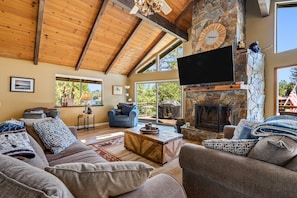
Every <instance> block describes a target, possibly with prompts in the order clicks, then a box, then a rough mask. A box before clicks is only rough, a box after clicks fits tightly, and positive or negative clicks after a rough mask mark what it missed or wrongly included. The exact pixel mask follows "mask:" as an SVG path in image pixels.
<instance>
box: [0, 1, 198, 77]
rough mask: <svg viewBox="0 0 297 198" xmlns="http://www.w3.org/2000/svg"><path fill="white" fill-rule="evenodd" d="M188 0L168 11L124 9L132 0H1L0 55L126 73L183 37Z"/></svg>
mask: <svg viewBox="0 0 297 198" xmlns="http://www.w3.org/2000/svg"><path fill="white" fill-rule="evenodd" d="M192 1H193V0H179V1H176V0H166V2H167V3H168V4H169V6H171V8H172V12H171V13H170V14H168V15H164V14H162V13H160V14H154V15H150V16H148V17H144V16H143V15H141V14H139V13H138V14H136V15H131V14H129V12H130V10H131V8H132V7H133V6H134V1H133V0H2V1H1V2H0V10H1V12H0V56H1V57H8V58H15V59H22V60H30V61H33V62H34V63H35V64H37V65H38V63H39V62H44V63H51V64H56V65H61V66H68V67H72V68H73V69H76V70H79V69H88V70H93V71H97V72H103V73H105V74H107V73H109V72H110V73H116V74H122V75H128V76H129V75H131V73H133V72H134V71H135V68H136V67H138V66H139V65H140V64H141V63H143V62H145V61H146V60H149V59H150V58H151V57H153V56H155V54H156V53H157V52H159V51H160V50H162V49H164V47H165V46H168V45H170V44H172V43H173V42H175V41H178V40H183V41H184V40H187V38H188V35H187V30H188V28H190V27H191V25H192V4H193V2H192Z"/></svg>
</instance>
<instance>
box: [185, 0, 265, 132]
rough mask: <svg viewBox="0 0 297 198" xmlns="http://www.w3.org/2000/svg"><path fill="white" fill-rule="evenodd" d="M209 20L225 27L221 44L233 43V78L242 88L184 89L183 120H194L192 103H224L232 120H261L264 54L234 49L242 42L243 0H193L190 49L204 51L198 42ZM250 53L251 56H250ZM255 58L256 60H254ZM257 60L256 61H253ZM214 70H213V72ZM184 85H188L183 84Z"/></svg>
mask: <svg viewBox="0 0 297 198" xmlns="http://www.w3.org/2000/svg"><path fill="white" fill-rule="evenodd" d="M212 23H221V24H223V25H224V26H225V27H226V30H227V36H226V39H225V42H224V43H223V44H222V46H220V47H225V46H229V45H233V46H234V49H235V56H234V70H235V81H236V82H243V83H244V84H245V85H247V86H245V89H235V90H234V89H230V90H228V89H227V90H210V91H206V90H203V91H199V89H198V90H197V91H185V96H186V97H185V98H186V101H185V103H186V105H185V108H186V109H185V119H186V121H187V122H190V123H191V125H192V126H193V125H194V123H195V112H194V110H195V104H199V105H227V106H229V107H230V108H231V109H232V115H231V123H232V124H235V125H236V124H238V122H239V121H240V119H242V118H245V119H249V120H256V121H262V120H263V118H264V99H265V95H264V55H263V54H261V53H259V54H258V55H257V56H256V55H255V54H251V53H250V52H249V51H247V50H246V49H240V50H236V48H237V43H238V42H239V41H243V42H244V43H245V1H244V0H228V1H221V0H194V4H193V17H192V51H193V54H195V53H200V52H203V50H202V49H201V47H200V46H199V44H198V39H199V35H200V33H201V31H202V30H203V28H205V27H206V26H208V25H210V24H212ZM250 56H252V57H250ZM255 58H256V59H257V60H256V59H255ZM255 62H256V63H255ZM214 72H215V71H214ZM186 88H187V87H186Z"/></svg>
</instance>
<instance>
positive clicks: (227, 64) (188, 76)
mask: <svg viewBox="0 0 297 198" xmlns="http://www.w3.org/2000/svg"><path fill="white" fill-rule="evenodd" d="M177 63H178V73H179V80H180V85H194V84H199V85H203V84H210V83H217V84H219V83H222V84H223V83H224V84H225V83H231V82H234V66H233V49H232V46H227V47H222V48H218V49H215V50H211V51H206V52H202V53H198V54H193V55H190V56H185V57H182V58H178V59H177Z"/></svg>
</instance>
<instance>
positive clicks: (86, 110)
mask: <svg viewBox="0 0 297 198" xmlns="http://www.w3.org/2000/svg"><path fill="white" fill-rule="evenodd" d="M81 100H82V101H84V103H85V110H84V111H83V113H88V106H89V104H88V100H90V95H89V93H84V94H83V95H82V96H81Z"/></svg>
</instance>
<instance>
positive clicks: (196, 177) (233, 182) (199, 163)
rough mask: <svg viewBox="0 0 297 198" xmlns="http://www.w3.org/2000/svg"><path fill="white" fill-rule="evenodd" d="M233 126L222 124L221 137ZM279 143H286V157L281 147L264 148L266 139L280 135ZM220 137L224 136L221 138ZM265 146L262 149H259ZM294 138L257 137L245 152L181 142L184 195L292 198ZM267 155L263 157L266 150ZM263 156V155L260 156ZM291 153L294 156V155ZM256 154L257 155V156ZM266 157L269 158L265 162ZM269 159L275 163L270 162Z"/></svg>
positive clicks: (296, 160) (296, 191) (296, 182)
mask: <svg viewBox="0 0 297 198" xmlns="http://www.w3.org/2000/svg"><path fill="white" fill-rule="evenodd" d="M234 129H236V127H235V126H228V127H226V128H225V131H224V132H225V138H226V137H227V138H232V136H233V131H234ZM280 138H281V141H279V142H278V143H282V145H281V146H284V145H287V146H288V147H290V149H289V150H290V152H289V153H290V154H289V155H290V157H288V158H287V159H282V162H280V161H279V159H275V158H282V157H284V156H285V155H286V154H284V153H279V152H284V150H285V149H284V148H282V149H276V147H275V146H271V148H272V147H273V148H272V149H273V150H271V151H272V152H270V151H269V150H270V149H271V148H267V147H266V146H269V143H268V141H267V139H268V140H269V141H271V142H273V139H278V140H279V139H280ZM222 141H224V140H222ZM262 146H263V148H264V147H265V149H261V148H262ZM296 147H297V146H296V142H295V141H292V140H290V139H287V138H286V137H281V136H270V137H265V138H262V139H260V140H259V141H258V142H257V143H256V145H255V146H254V147H253V148H252V149H251V151H250V152H249V153H248V154H247V156H240V155H235V154H231V153H228V152H224V151H220V150H215V149H210V148H206V147H204V146H200V145H194V144H185V145H184V146H183V147H182V149H181V152H180V158H179V159H180V165H181V167H182V172H183V186H184V188H185V190H186V193H187V196H188V197H190V198H191V197H193V198H194V197H201V198H203V197H211V198H214V197H218V198H221V197H227V198H231V197H234V198H240V197H251V198H257V197H259V198H265V197H267V198H274V197H275V198H283V197H286V198H291V197H292V198H293V197H296V195H297V188H296V186H297V173H296V171H297V157H296ZM267 152H268V153H269V155H270V156H269V157H267V155H268V153H267ZM264 156H265V157H264ZM294 156H295V157H294ZM257 158H258V159H257ZM269 161H270V162H269ZM273 163H279V165H277V164H273Z"/></svg>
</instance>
